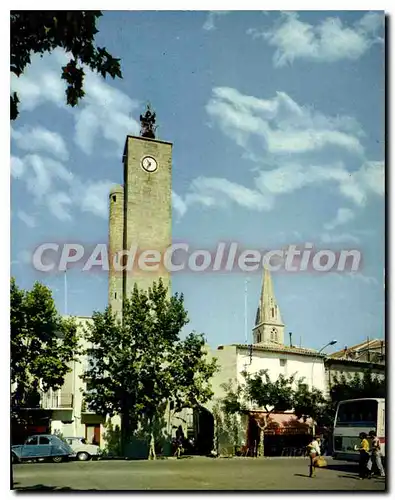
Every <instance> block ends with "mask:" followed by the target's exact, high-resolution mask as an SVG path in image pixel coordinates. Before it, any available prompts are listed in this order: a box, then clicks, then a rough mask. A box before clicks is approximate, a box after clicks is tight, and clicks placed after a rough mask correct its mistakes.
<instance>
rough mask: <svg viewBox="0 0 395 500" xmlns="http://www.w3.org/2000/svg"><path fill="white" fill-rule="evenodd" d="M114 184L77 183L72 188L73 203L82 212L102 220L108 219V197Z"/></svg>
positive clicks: (100, 182)
mask: <svg viewBox="0 0 395 500" xmlns="http://www.w3.org/2000/svg"><path fill="white" fill-rule="evenodd" d="M113 185H114V182H111V181H107V180H104V181H96V182H95V181H84V182H81V181H78V186H77V183H76V184H75V185H74V186H73V201H74V203H75V204H76V205H77V206H79V207H80V209H81V210H82V211H83V212H89V213H91V214H93V215H97V216H98V217H101V218H103V219H106V218H107V217H108V196H109V193H110V189H111V187H112V186H113Z"/></svg>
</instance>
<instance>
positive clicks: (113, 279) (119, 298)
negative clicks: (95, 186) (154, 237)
mask: <svg viewBox="0 0 395 500" xmlns="http://www.w3.org/2000/svg"><path fill="white" fill-rule="evenodd" d="M109 204H110V208H109V242H108V246H109V250H108V257H109V274H108V304H109V306H111V308H112V311H113V312H114V313H116V314H117V315H118V316H119V317H121V315H122V303H123V273H122V271H118V270H117V269H116V268H115V267H114V257H116V255H117V254H118V252H120V251H122V249H123V240H124V190H123V186H121V185H117V186H114V187H113V188H112V189H111V192H110V199H109Z"/></svg>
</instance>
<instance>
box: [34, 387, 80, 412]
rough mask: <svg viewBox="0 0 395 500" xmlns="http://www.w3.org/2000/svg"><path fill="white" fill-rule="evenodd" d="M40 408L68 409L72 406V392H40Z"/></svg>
mask: <svg viewBox="0 0 395 500" xmlns="http://www.w3.org/2000/svg"><path fill="white" fill-rule="evenodd" d="M40 406H41V408H44V409H46V410H68V409H72V408H73V394H69V393H65V392H51V391H50V392H44V393H42V394H41V401H40Z"/></svg>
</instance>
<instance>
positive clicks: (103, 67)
mask: <svg viewBox="0 0 395 500" xmlns="http://www.w3.org/2000/svg"><path fill="white" fill-rule="evenodd" d="M101 16H102V13H101V12H100V11H11V64H10V69H11V73H14V74H15V75H16V76H18V77H19V76H20V75H21V74H22V73H23V72H24V71H25V69H26V66H27V65H28V64H30V63H31V55H32V54H37V53H38V54H44V53H45V52H52V51H53V50H54V49H56V48H58V47H60V48H62V49H64V50H65V52H67V53H70V54H71V55H72V57H71V59H70V60H69V62H68V63H67V64H66V66H63V67H62V73H61V78H62V80H65V82H66V84H67V88H66V102H67V104H68V105H70V106H76V105H77V104H78V103H79V100H80V99H81V98H82V97H83V96H84V95H85V92H84V88H83V87H84V76H85V73H84V69H83V66H87V67H89V68H90V69H91V70H92V71H95V72H97V73H99V74H100V75H101V76H102V77H103V78H105V77H106V76H107V75H110V76H111V77H112V78H115V77H118V78H122V73H121V67H120V63H119V59H115V58H113V57H112V56H111V54H109V53H108V52H107V50H106V49H105V48H101V47H96V46H95V43H94V41H95V35H96V34H97V33H98V29H97V27H96V25H97V21H98V18H99V17H101ZM10 98H11V120H15V119H16V118H17V116H18V104H19V98H18V95H17V93H16V92H14V93H13V94H12V95H11V96H10Z"/></svg>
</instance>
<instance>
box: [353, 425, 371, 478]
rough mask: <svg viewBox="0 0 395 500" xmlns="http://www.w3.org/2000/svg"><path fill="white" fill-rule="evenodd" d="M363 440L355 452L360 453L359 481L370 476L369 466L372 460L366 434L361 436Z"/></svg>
mask: <svg viewBox="0 0 395 500" xmlns="http://www.w3.org/2000/svg"><path fill="white" fill-rule="evenodd" d="M359 438H360V440H361V442H360V444H359V446H358V445H356V446H355V450H356V451H359V479H365V478H367V477H369V476H370V472H369V468H368V464H369V460H370V454H369V441H368V435H367V434H366V432H361V433H360V434H359Z"/></svg>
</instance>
